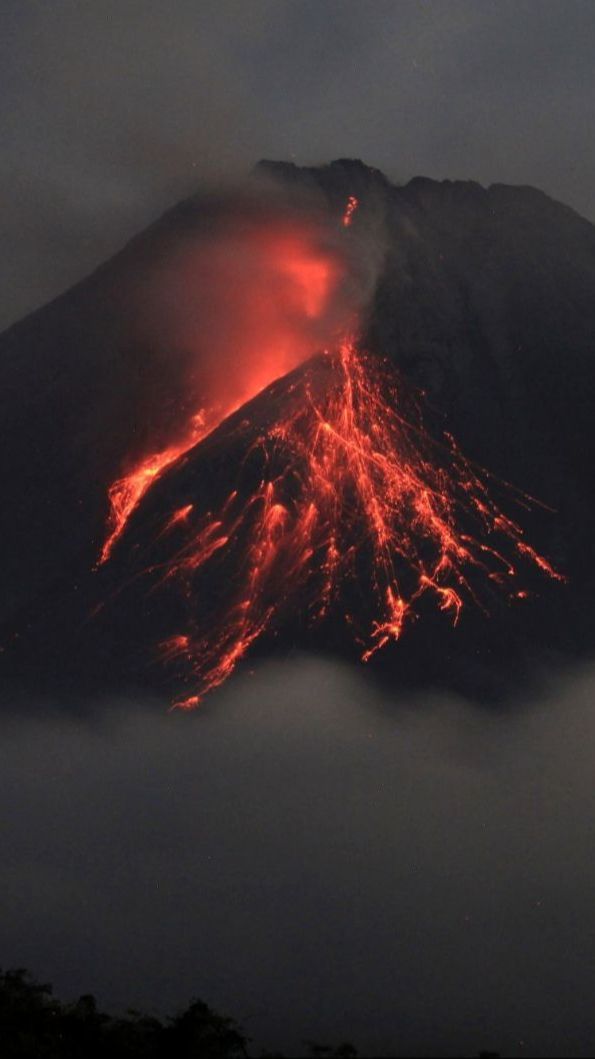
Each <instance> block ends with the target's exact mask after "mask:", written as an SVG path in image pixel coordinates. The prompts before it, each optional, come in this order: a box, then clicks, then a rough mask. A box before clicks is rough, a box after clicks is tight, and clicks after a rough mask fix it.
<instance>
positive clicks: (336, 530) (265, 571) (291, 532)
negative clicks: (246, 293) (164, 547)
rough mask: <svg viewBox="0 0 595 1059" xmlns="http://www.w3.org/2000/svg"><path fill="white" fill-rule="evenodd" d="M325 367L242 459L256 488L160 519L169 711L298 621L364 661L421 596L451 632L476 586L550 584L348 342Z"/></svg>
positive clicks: (545, 569) (469, 479)
mask: <svg viewBox="0 0 595 1059" xmlns="http://www.w3.org/2000/svg"><path fill="white" fill-rule="evenodd" d="M324 356H325V357H326V361H325V364H326V368H327V371H328V380H327V384H326V386H325V387H323V392H322V393H319V392H317V387H316V385H315V382H316V378H317V375H316V360H315V361H313V362H311V364H310V366H308V370H306V371H305V372H304V375H303V380H302V384H301V385H302V387H303V389H302V390H301V391H300V392H299V393H298V399H297V400H293V401H292V402H290V403H289V406H288V411H287V416H286V418H283V416H282V415H281V416H280V417H279V418H278V419H277V421H276V422H275V423H274V424H273V425H272V426H269V428H268V429H267V430H266V431H264V432H263V436H261V437H260V438H258V441H257V442H256V443H255V444H254V445H253V446H252V450H251V453H247V458H248V457H249V456H250V455H251V454H252V456H253V457H254V456H255V457H257V458H258V460H259V464H258V465H259V467H260V468H261V473H260V475H259V481H258V484H257V486H256V487H254V486H252V487H251V489H250V490H249V491H246V490H245V489H242V488H241V487H239V488H238V489H237V490H234V491H233V492H232V493H231V494H230V495H229V496H228V497H227V500H226V501H225V502H224V503H223V505H222V507H221V509H220V510H219V511H218V512H217V513H216V514H213V513H212V512H205V511H202V512H201V511H200V510H198V511H196V510H195V507H194V505H190V504H188V505H185V506H184V507H183V508H181V509H179V510H177V511H174V512H172V513H170V514H169V515H168V517H167V519H165V520H164V525H163V527H162V530H161V533H160V537H163V535H164V534H166V533H167V534H169V533H171V534H175V537H173V538H172V539H173V540H174V541H175V549H176V550H175V553H174V555H173V558H169V559H166V560H165V561H164V562H159V561H157V562H156V563H155V564H154V565H153V566H151V567H149V569H148V570H147V571H146V572H147V573H148V574H151V575H155V574H157V576H158V578H159V581H158V585H161V586H163V585H165V584H171V585H176V584H177V586H178V587H179V589H180V590H181V593H182V596H183V598H184V599H185V600H186V601H187V603H188V607H189V613H188V626H187V628H186V629H185V630H183V631H180V632H178V633H177V634H176V635H174V636H172V637H170V638H169V639H168V640H167V641H165V642H164V643H163V644H162V645H161V647H162V654H163V657H164V658H165V659H167V660H173V659H181V660H184V662H185V663H187V664H188V665H189V667H190V673H191V682H192V683H193V685H194V690H193V693H192V694H191V695H189V696H187V697H186V698H183V699H181V700H180V701H179V702H177V703H176V704H175V705H176V706H178V707H181V708H184V709H190V708H192V707H194V706H196V705H198V703H199V702H200V701H201V699H202V697H203V696H204V695H205V694H206V693H207V692H208V691H210V690H211V689H213V688H215V687H217V686H218V685H220V684H222V683H223V682H224V681H225V680H226V679H227V678H228V677H229V676H230V675H231V673H232V672H233V671H234V669H235V668H236V666H237V664H238V662H239V661H240V660H241V659H242V658H243V657H244V656H245V655H246V653H247V651H248V650H249V648H250V647H251V645H252V644H253V643H254V642H255V641H256V640H257V639H258V638H259V637H260V636H262V635H263V634H264V633H265V632H275V630H277V629H278V628H280V627H281V626H282V625H283V623H284V622H287V621H288V620H291V619H292V618H295V615H296V613H300V614H302V615H303V616H304V618H305V619H307V621H308V622H310V623H313V622H318V621H320V620H321V619H323V618H324V617H325V616H327V615H329V614H331V613H332V614H333V616H334V617H341V618H342V620H343V621H345V622H346V623H347V624H348V625H349V626H350V627H351V629H352V632H353V634H354V636H355V638H356V640H358V641H359V642H360V644H361V652H360V653H361V657H362V660H364V661H367V660H369V659H370V658H371V657H372V655H373V654H374V653H375V652H377V651H379V650H380V649H381V648H383V647H385V646H386V645H387V644H388V643H389V642H390V641H396V640H398V639H399V638H400V636H401V633H402V631H403V629H404V627H405V626H406V625H407V623H408V622H410V621H411V620H413V619H414V618H415V617H416V611H417V610H418V604H419V601H420V600H421V599H422V597H426V598H428V599H429V600H433V601H434V602H435V604H436V605H437V607H438V608H439V609H440V610H441V611H444V612H445V613H446V614H448V615H450V617H451V619H452V621H453V623H454V624H456V622H457V621H458V618H459V615H460V612H461V609H462V607H463V606H464V603H465V600H469V599H471V600H474V601H475V602H480V600H479V598H478V585H480V584H481V583H482V581H483V582H488V583H495V584H497V585H499V586H500V587H501V588H503V589H504V590H505V591H506V592H507V594H508V595H509V596H510V597H511V598H512V597H520V598H523V597H524V596H526V594H527V593H526V592H525V591H524V590H523V589H520V588H519V587H518V586H517V584H516V578H517V573H518V570H517V568H518V567H521V566H524V567H527V566H534V567H536V568H537V569H538V570H539V571H540V572H541V573H543V574H545V575H547V576H549V577H552V578H555V579H559V580H562V578H561V575H560V574H558V572H557V571H556V570H555V569H554V568H553V567H552V565H551V564H550V563H549V562H548V561H547V559H544V558H543V557H542V556H540V555H539V554H538V553H537V552H536V551H534V549H533V548H531V546H530V545H529V544H527V543H526V541H525V539H524V534H523V530H522V529H521V527H520V526H519V525H518V524H517V523H516V522H514V521H513V520H512V519H510V518H509V517H507V516H506V515H504V514H503V513H502V512H501V511H500V509H499V508H498V507H497V506H496V504H495V503H494V502H493V501H492V500H491V499H490V497H489V495H488V491H487V487H486V483H485V480H484V478H483V477H482V476H481V475H480V473H479V472H477V471H476V470H475V469H474V468H472V467H471V465H470V463H469V462H468V461H467V460H466V459H465V458H464V456H463V455H462V454H461V453H460V452H459V450H458V448H457V446H456V445H455V443H454V442H453V441H452V439H451V438H450V437H448V436H446V439H445V441H444V442H440V443H438V442H436V441H434V440H433V439H432V438H431V437H430V435H429V434H427V433H426V432H425V431H424V429H423V426H422V424H421V420H420V419H419V418H418V416H417V414H416V412H415V407H414V406H413V405H410V402H408V401H407V398H406V397H405V395H403V394H400V393H399V388H400V386H401V384H400V382H399V380H398V379H396V378H395V375H394V373H393V372H391V371H390V370H389V368H388V367H387V366H386V365H385V364H383V363H382V362H381V361H379V360H378V359H376V358H373V357H369V356H366V355H364V354H362V353H361V352H360V351H359V350H358V349H357V348H356V345H355V344H354V343H353V342H352V341H345V342H344V344H343V345H342V347H341V349H340V350H339V351H338V352H337V353H334V354H326V355H324ZM321 363H322V358H318V364H319V365H320V364H321ZM318 389H320V387H318ZM294 396H295V394H294ZM405 406H406V407H407V408H409V407H411V413H410V414H409V415H408V418H407V419H406V418H404V417H403V413H402V409H403V407H405ZM240 485H241V482H240ZM523 506H527V505H526V503H525V502H524V501H523ZM170 554H171V553H170ZM226 564H227V565H226ZM203 579H206V580H203ZM213 580H214V582H215V583H216V584H218V585H221V586H222V587H221V588H220V589H219V590H218V593H217V595H218V598H217V599H215V600H214V601H213V598H212V597H213V592H212V588H209V586H212V584H213ZM472 582H473V583H472ZM346 600H350V601H351V602H350V603H349V604H347V603H346ZM354 600H356V605H355V607H354V606H353V601H354ZM201 608H202V609H201ZM368 619H369V620H368Z"/></svg>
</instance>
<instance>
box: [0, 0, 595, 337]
mask: <svg viewBox="0 0 595 1059" xmlns="http://www.w3.org/2000/svg"><path fill="white" fill-rule="evenodd" d="M593 54H595V5H594V4H592V3H591V2H589V0H584V2H583V0H531V2H526V0H498V2H492V0H357V2H354V0H322V2H321V0H291V2H287V0H248V2H247V0H202V2H200V3H197V2H196V0H142V2H141V0H124V2H123V0H95V2H92V0H5V2H4V3H3V5H2V13H1V15H0V69H1V70H2V92H0V142H1V143H2V158H1V166H2V169H1V175H0V189H1V198H0V202H1V216H0V229H1V232H2V239H3V248H4V252H3V254H2V265H1V270H0V290H1V291H2V295H1V297H0V326H1V325H2V324H6V323H8V322H10V321H11V320H14V319H16V318H18V317H19V316H21V315H23V314H24V313H25V312H27V311H29V310H30V309H31V308H33V307H35V306H37V305H38V304H41V303H42V302H43V301H45V300H47V299H49V298H51V297H52V296H54V295H55V294H56V293H57V292H58V291H60V290H62V289H65V288H66V287H68V286H69V285H70V284H71V283H72V282H74V281H75V280H76V279H78V278H80V277H81V276H82V275H83V274H85V273H86V272H87V271H88V270H90V269H91V268H92V267H93V266H94V265H96V264H97V263H99V262H100V261H101V260H103V259H104V258H105V257H106V256H108V255H109V254H110V253H112V252H113V251H114V250H115V249H117V248H118V247H119V246H120V245H121V244H122V243H123V242H124V241H125V240H126V239H127V238H128V237H129V236H130V235H131V234H133V233H134V232H135V231H137V230H139V229H140V228H142V227H143V226H144V225H145V224H147V223H148V222H150V221H151V220H152V219H153V218H154V217H155V216H156V215H158V214H159V213H160V212H161V211H163V210H164V209H165V208H167V207H168V206H169V205H172V204H173V203H175V202H176V201H178V200H179V199H180V198H183V197H184V196H186V195H188V194H189V193H191V192H192V190H193V188H195V187H196V186H197V184H199V183H201V182H204V181H205V180H213V179H220V178H221V177H222V176H223V177H225V178H233V177H237V176H239V175H241V174H243V173H245V172H246V171H247V170H248V169H250V167H251V166H252V165H253V164H254V163H255V162H256V161H257V160H258V159H260V158H261V157H273V158H284V159H294V160H295V161H296V162H298V163H321V162H326V161H329V160H332V159H333V158H335V157H340V156H349V157H360V158H362V159H363V160H364V161H366V162H368V163H369V164H371V165H375V166H378V167H380V168H381V169H383V170H384V171H385V172H386V173H387V174H388V175H389V176H390V177H391V178H392V179H394V180H397V181H400V180H407V179H408V178H410V177H411V176H413V175H415V174H424V175H427V176H433V177H436V178H446V177H449V178H458V177H460V178H465V179H467V178H473V179H476V180H479V181H480V182H482V183H486V184H489V183H492V182H495V181H503V182H509V183H530V184H534V185H537V186H539V187H541V188H543V189H544V190H545V191H547V192H549V193H550V194H552V195H553V196H555V197H557V198H560V199H562V200H563V201H565V202H567V203H568V204H570V205H572V206H574V207H575V208H576V209H578V210H579V211H580V212H582V213H584V214H585V215H586V216H589V217H592V218H595V141H594V140H593V136H592V135H591V130H592V127H593V117H594V112H595V66H594V64H593Z"/></svg>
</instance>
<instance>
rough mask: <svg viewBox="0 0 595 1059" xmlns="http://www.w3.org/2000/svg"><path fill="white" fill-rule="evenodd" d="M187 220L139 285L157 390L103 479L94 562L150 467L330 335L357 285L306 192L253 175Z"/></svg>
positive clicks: (148, 480)
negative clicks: (243, 189)
mask: <svg viewBox="0 0 595 1059" xmlns="http://www.w3.org/2000/svg"><path fill="white" fill-rule="evenodd" d="M356 205H357V202H356V200H355V199H354V200H353V201H352V202H351V204H350V207H349V210H350V213H349V220H351V215H352V213H353V211H354V209H355V208H356ZM196 220H197V224H196V227H195V228H194V230H193V231H192V230H191V232H190V235H188V234H186V235H185V236H184V237H183V238H182V239H181V240H179V241H178V242H176V243H175V245H174V246H173V248H172V250H171V252H170V253H169V254H168V255H167V257H166V261H165V267H164V268H162V269H161V268H160V269H158V270H157V273H156V274H155V275H154V277H153V278H152V279H151V280H150V281H149V283H148V284H146V285H145V286H144V287H143V292H142V306H139V309H141V312H140V313H139V316H140V321H139V335H138V340H139V341H141V342H142V343H143V344H146V345H147V347H148V348H151V347H155V346H156V347H157V348H158V349H160V350H162V351H167V352H166V353H165V357H166V363H165V362H164V363H163V374H164V376H165V378H164V383H165V386H164V400H163V402H162V403H161V405H159V404H157V405H156V403H155V394H154V393H151V394H150V395H149V403H150V419H151V428H150V437H148V438H147V439H146V441H145V440H144V439H143V441H142V443H141V444H139V443H138V442H137V444H136V445H132V446H131V449H130V450H129V451H128V452H127V454H126V461H125V462H126V466H125V467H124V468H123V473H122V475H121V476H120V477H119V478H118V479H117V480H116V481H115V482H114V483H113V484H112V485H111V486H110V489H109V499H110V519H109V532H108V535H107V537H106V540H105V541H104V544H103V547H102V551H101V556H100V561H101V562H105V561H106V560H107V559H108V558H109V556H110V554H111V551H112V549H113V546H114V544H115V543H116V541H117V540H118V538H119V536H120V535H121V533H122V532H123V530H124V527H125V525H126V522H127V520H128V518H129V516H130V514H131V512H132V511H133V510H134V509H135V508H136V506H137V505H138V503H139V502H140V500H141V499H142V496H143V495H144V493H145V492H146V491H147V489H148V488H149V487H150V486H151V484H152V483H153V482H154V481H155V480H156V478H158V477H159V476H160V475H161V474H162V473H163V471H164V470H165V469H166V468H167V467H168V466H170V465H171V464H172V463H173V462H174V461H175V460H176V459H177V458H178V457H179V456H181V455H182V454H183V453H184V452H186V451H187V450H188V449H189V448H191V447H192V446H193V445H195V444H197V443H198V442H199V441H200V440H201V438H202V437H204V436H205V435H206V434H208V433H209V432H210V431H211V430H213V429H214V428H215V427H216V426H217V425H218V423H220V422H221V420H222V419H224V418H225V417H226V416H227V415H229V414H230V413H232V412H233V411H234V410H235V409H236V408H238V407H240V406H241V405H242V404H244V403H245V402H246V401H248V400H250V398H252V397H253V396H254V395H255V394H257V393H259V392H260V391H261V390H262V389H264V388H265V387H266V386H267V385H268V384H269V383H271V382H272V381H273V380H274V379H276V378H279V377H281V376H283V375H285V374H286V373H287V372H289V371H291V370H292V369H293V368H295V367H296V366H297V365H298V364H300V363H302V362H303V361H304V360H306V359H307V358H309V357H310V356H312V354H313V353H314V352H315V351H317V350H320V349H324V348H326V347H328V346H330V345H336V344H337V342H338V341H339V338H340V336H341V334H342V333H343V332H344V331H345V329H346V327H347V326H348V324H349V323H350V322H351V321H353V318H354V314H355V313H356V311H357V309H358V307H359V304H360V303H361V300H362V297H363V295H364V292H365V290H366V288H367V287H368V286H369V280H366V281H364V276H363V272H362V269H361V265H360V266H359V267H358V268H357V269H356V267H355V260H356V258H355V257H352V258H351V257H350V254H349V249H350V246H349V243H347V242H346V241H345V240H343V241H340V240H339V238H338V234H337V226H338V222H337V219H336V218H331V217H329V214H328V211H326V212H325V211H323V210H322V209H321V208H320V205H319V204H318V205H315V204H314V203H313V202H312V201H311V200H310V201H309V202H306V201H304V200H303V199H302V200H301V202H299V203H294V204H293V205H291V206H290V205H288V204H287V203H286V202H285V201H283V199H282V197H281V194H280V191H279V189H278V188H277V189H271V188H267V189H266V193H265V192H264V191H263V188H262V181H261V182H260V183H259V186H258V189H253V191H252V193H251V194H250V195H247V194H246V193H244V194H243V195H240V194H239V193H235V194H231V193H229V194H228V195H227V196H226V197H225V198H219V199H215V200H213V199H211V200H206V201H202V202H201V207H200V209H199V211H198V216H197V218H196ZM343 221H344V218H343ZM161 356H162V357H163V356H164V353H162V354H161ZM135 450H136V451H135Z"/></svg>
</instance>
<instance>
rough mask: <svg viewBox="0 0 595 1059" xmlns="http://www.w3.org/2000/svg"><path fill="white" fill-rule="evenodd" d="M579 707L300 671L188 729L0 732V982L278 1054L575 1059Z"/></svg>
mask: <svg viewBox="0 0 595 1059" xmlns="http://www.w3.org/2000/svg"><path fill="white" fill-rule="evenodd" d="M594 689H595V672H594V671H593V670H592V669H589V668H585V669H584V670H582V671H580V672H577V673H575V674H574V675H573V676H571V677H566V678H560V677H558V678H556V679H553V678H552V677H551V676H549V675H548V674H547V673H546V674H544V683H543V687H542V691H541V693H540V695H539V696H538V697H536V698H535V699H534V700H533V701H531V702H528V701H527V702H523V703H521V702H517V703H515V704H512V705H510V706H509V707H508V708H507V709H506V710H505V711H494V710H488V709H486V708H484V707H481V706H480V704H478V703H471V702H466V701H464V700H462V699H459V698H456V697H454V696H447V695H445V694H439V693H436V694H426V695H423V696H422V695H417V696H411V697H405V696H404V695H403V694H399V693H397V692H395V694H394V695H390V694H388V693H387V692H386V691H384V692H381V691H380V690H378V689H377V690H376V691H375V690H374V688H373V687H372V686H370V683H369V680H368V679H365V680H364V675H363V673H362V671H360V670H358V669H356V668H352V667H342V666H339V665H337V664H336V663H334V662H333V663H331V662H330V661H325V660H324V659H323V658H315V657H313V656H307V655H303V656H299V655H297V656H294V657H293V658H292V659H287V660H285V661H284V662H283V663H277V664H273V663H269V664H266V665H262V666H260V667H259V668H258V669H257V670H256V671H255V673H254V674H253V675H252V676H250V675H245V676H239V677H236V678H234V679H233V680H232V681H231V682H230V684H229V685H228V686H227V687H226V688H225V689H222V690H220V691H218V692H216V693H214V694H213V695H212V696H211V697H210V698H209V700H208V703H207V704H206V705H205V706H204V707H203V708H202V709H201V710H199V711H197V712H196V713H194V714H192V715H183V714H180V713H174V714H170V713H167V712H166V704H165V703H164V702H162V701H160V700H158V699H154V700H153V701H152V702H148V701H142V702H141V701H138V702H131V701H125V700H110V701H105V700H102V701H100V702H95V703H93V704H89V703H86V704H83V703H81V705H85V707H86V708H87V713H86V715H85V716H82V715H81V716H79V717H78V718H77V717H76V716H73V715H72V713H70V714H68V713H64V712H63V711H61V710H60V708H59V703H54V704H53V707H54V708H52V704H50V703H43V702H40V703H38V706H39V708H40V709H39V712H37V713H32V714H31V715H29V716H28V717H24V716H23V715H20V716H16V715H15V714H14V712H11V711H10V710H9V711H6V710H5V711H4V712H3V714H2V719H1V722H0V723H1V725H2V738H1V740H0V744H1V746H2V768H1V770H0V777H1V778H0V797H1V799H2V802H3V804H4V805H10V806H11V812H10V814H8V815H6V816H5V821H4V828H3V830H4V838H3V858H2V869H1V880H2V882H1V890H0V900H1V902H2V907H3V908H4V909H5V910H7V911H9V914H8V915H5V916H4V917H3V919H2V926H1V937H0V945H1V948H2V953H3V962H4V965H14V964H18V965H25V966H28V967H30V968H31V970H32V971H33V972H34V973H36V974H38V975H39V976H40V977H41V978H43V979H46V978H47V979H49V980H51V981H52V982H53V983H54V986H55V989H56V991H57V992H58V994H59V995H62V996H63V997H65V998H67V997H69V996H75V995H78V993H80V992H87V991H92V992H95V993H96V994H97V995H98V998H99V1000H100V1002H101V1003H102V1004H104V1005H105V1006H108V1007H109V1006H111V1007H113V1008H116V1007H118V1006H120V1007H125V1006H127V1005H128V1004H138V1005H143V1006H145V1007H148V1008H149V1009H152V1010H155V1011H157V1012H163V1011H171V1010H175V1009H176V1008H177V1007H181V1006H182V1005H183V1004H184V1003H185V1002H186V1001H187V1000H188V999H189V998H190V997H192V996H195V995H198V996H201V997H203V998H204V999H205V1000H207V1001H208V1002H209V1003H211V1004H213V1005H215V1006H216V1007H218V1008H219V1009H222V1010H224V1011H227V1012H229V1013H230V1014H232V1015H234V1016H235V1017H236V1018H238V1019H239V1021H240V1022H243V1023H244V1025H245V1028H246V1030H247V1032H248V1034H249V1035H250V1036H251V1037H253V1038H254V1039H255V1041H256V1044H257V1045H258V1046H261V1045H265V1046H268V1047H281V1048H283V1049H285V1050H288V1051H289V1054H300V1051H301V1050H303V1045H301V1043H300V1042H301V1041H302V1040H303V1039H304V1038H311V1039H318V1040H323V1041H338V1040H342V1039H345V1038H347V1039H351V1040H353V1041H354V1043H355V1044H356V1045H358V1047H359V1048H360V1049H361V1051H362V1053H363V1054H368V1055H380V1054H383V1053H384V1054H391V1055H394V1054H395V1053H397V1054H408V1055H427V1054H432V1055H447V1054H455V1053H459V1052H461V1051H462V1052H463V1054H465V1053H468V1054H476V1053H477V1052H478V1051H479V1050H480V1049H481V1048H489V1049H495V1050H499V1051H501V1052H502V1054H506V1055H523V1054H526V1055H529V1054H531V1055H537V1056H539V1055H543V1056H546V1055H551V1054H552V1052H555V1053H557V1054H560V1055H588V1054H590V1052H589V1050H588V1047H587V1042H588V1041H589V1040H593V1039H594V1036H595V1015H594V1014H593V1005H592V1004H591V1002H590V997H591V996H592V993H593V989H594V988H595V971H594V969H593V964H592V960H591V947H592V937H593V932H594V931H595V910H594V907H593V900H592V895H593V889H594V886H595V868H594V865H593V861H592V857H591V855H590V850H591V848H592V828H593V823H592V821H593V819H595V791H594V789H593V784H592V773H593V746H594V745H595V718H594V716H593V711H592V700H593V692H594ZM89 705H91V706H92V707H93V708H92V709H91V710H90V711H89V709H88V707H89ZM55 707H58V708H57V709H56V708H55ZM546 996H547V997H550V998H555V1003H553V1002H549V1001H548V1003H547V1004H546V1003H545V1001H544V997H546ZM292 1049H293V1050H292Z"/></svg>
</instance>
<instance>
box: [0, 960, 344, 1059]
mask: <svg viewBox="0 0 595 1059" xmlns="http://www.w3.org/2000/svg"><path fill="white" fill-rule="evenodd" d="M249 1046H250V1040H249V1038H248V1037H246V1036H245V1034H244V1032H243V1030H242V1029H241V1027H240V1026H239V1025H238V1024H237V1022H236V1021H235V1020H234V1019H232V1018H227V1017H226V1016H224V1015H219V1014H217V1012H215V1011H213V1009H212V1008H210V1007H209V1006H208V1004H205V1003H203V1001H201V1000H194V1001H193V1002H192V1003H191V1004H190V1005H189V1006H188V1007H187V1008H186V1009H185V1010H184V1011H182V1012H180V1014H178V1015H176V1016H175V1017H173V1018H168V1019H165V1020H162V1019H158V1018H155V1017H154V1016H151V1015H145V1014H143V1013H142V1012H139V1011H132V1010H131V1011H128V1012H127V1013H126V1014H125V1015H123V1016H114V1015H108V1014H106V1013H105V1012H103V1011H100V1010H99V1009H98V1007H97V1003H96V1001H95V998H94V997H93V996H90V995H86V996H81V997H79V999H78V1000H77V1001H76V1002H75V1003H73V1004H63V1003H61V1002H60V1001H59V1000H57V999H56V997H54V995H53V992H52V987H51V986H50V985H48V984H45V983H41V982H37V981H35V979H34V978H32V977H31V975H30V974H29V973H28V972H27V971H24V970H21V969H19V970H11V971H4V972H1V971H0V1056H1V1057H2V1059H241V1057H243V1056H248V1054H249V1050H248V1049H249ZM265 1054H266V1057H267V1059H276V1057H277V1056H278V1057H279V1059H283V1057H282V1055H281V1053H280V1052H278V1053H261V1056H263V1057H264V1055H265ZM303 1054H304V1055H305V1056H312V1057H318V1059H326V1057H328V1059H331V1057H343V1059H353V1057H356V1056H357V1054H358V1053H357V1051H356V1049H355V1048H354V1047H353V1046H352V1045H350V1044H343V1045H339V1047H338V1048H329V1047H326V1046H325V1045H319V1044H313V1043H310V1044H305V1045H304V1052H303Z"/></svg>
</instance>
